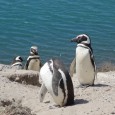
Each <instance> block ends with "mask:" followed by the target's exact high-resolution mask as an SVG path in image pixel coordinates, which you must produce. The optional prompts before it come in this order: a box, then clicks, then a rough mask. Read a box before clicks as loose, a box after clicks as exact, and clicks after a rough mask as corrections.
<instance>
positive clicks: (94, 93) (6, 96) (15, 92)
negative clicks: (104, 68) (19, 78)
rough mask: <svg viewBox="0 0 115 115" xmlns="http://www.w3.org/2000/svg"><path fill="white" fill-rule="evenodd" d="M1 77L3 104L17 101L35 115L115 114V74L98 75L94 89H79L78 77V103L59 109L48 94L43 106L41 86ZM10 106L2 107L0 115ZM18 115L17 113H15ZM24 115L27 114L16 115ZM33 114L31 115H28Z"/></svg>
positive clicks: (76, 97) (76, 100) (0, 91)
mask: <svg viewBox="0 0 115 115" xmlns="http://www.w3.org/2000/svg"><path fill="white" fill-rule="evenodd" d="M2 76H3V75H0V101H1V102H2V101H3V100H10V101H12V100H15V101H16V102H20V103H21V104H22V106H23V107H28V108H30V109H31V111H32V112H31V113H32V114H36V115H114V114H115V72H105V73H98V75H97V79H96V81H95V86H93V87H87V88H79V87H78V86H79V83H78V81H77V78H75V76H74V77H73V78H72V80H73V84H74V95H75V104H74V105H72V106H66V107H61V108H59V107H57V106H56V104H55V103H54V101H53V99H52V97H51V96H50V94H49V93H47V94H46V96H45V100H44V102H43V103H40V102H39V89H40V88H39V87H37V86H32V85H23V84H19V83H16V82H11V81H9V80H8V79H7V78H4V77H2ZM7 106H9V104H6V105H5V106H3V105H2V104H0V115H8V114H5V113H4V111H5V109H6V108H7ZM15 115H16V114H15ZM17 115H25V114H17ZM27 115H30V114H27Z"/></svg>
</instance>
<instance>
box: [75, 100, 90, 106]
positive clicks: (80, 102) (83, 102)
mask: <svg viewBox="0 0 115 115" xmlns="http://www.w3.org/2000/svg"><path fill="white" fill-rule="evenodd" d="M88 102H89V101H87V100H84V99H75V100H74V105H77V104H86V103H88Z"/></svg>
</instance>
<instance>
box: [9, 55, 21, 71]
mask: <svg viewBox="0 0 115 115" xmlns="http://www.w3.org/2000/svg"><path fill="white" fill-rule="evenodd" d="M22 62H23V59H22V57H21V56H17V57H15V58H14V60H13V62H12V64H11V68H12V69H23V66H22Z"/></svg>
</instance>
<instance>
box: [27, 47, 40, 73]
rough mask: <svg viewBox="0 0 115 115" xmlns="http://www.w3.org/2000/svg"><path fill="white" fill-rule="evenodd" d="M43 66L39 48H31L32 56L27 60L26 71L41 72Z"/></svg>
mask: <svg viewBox="0 0 115 115" xmlns="http://www.w3.org/2000/svg"><path fill="white" fill-rule="evenodd" d="M41 66H42V63H41V59H40V56H39V55H38V47H37V46H31V48H30V55H29V56H28V58H27V61H26V64H25V69H26V70H34V71H38V72H39V71H40V68H41Z"/></svg>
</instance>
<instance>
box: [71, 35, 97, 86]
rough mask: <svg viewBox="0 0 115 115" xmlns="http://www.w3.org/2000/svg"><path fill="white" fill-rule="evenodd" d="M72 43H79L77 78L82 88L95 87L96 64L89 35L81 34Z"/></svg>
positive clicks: (77, 49)
mask: <svg viewBox="0 0 115 115" xmlns="http://www.w3.org/2000/svg"><path fill="white" fill-rule="evenodd" d="M71 42H77V43H78V44H77V47H76V56H75V57H76V76H77V78H78V81H79V83H80V85H81V86H93V85H94V81H95V77H96V64H95V60H94V55H93V49H92V47H91V40H90V38H89V36H88V35H86V34H80V35H78V36H76V37H75V38H73V39H72V40H71Z"/></svg>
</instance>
